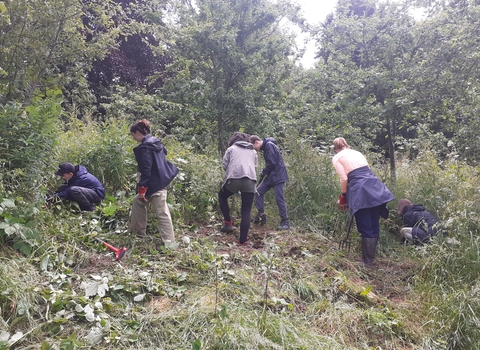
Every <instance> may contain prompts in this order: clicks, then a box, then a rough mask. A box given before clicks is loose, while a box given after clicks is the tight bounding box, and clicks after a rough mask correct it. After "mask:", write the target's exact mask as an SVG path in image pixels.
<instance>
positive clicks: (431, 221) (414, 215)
mask: <svg viewBox="0 0 480 350" xmlns="http://www.w3.org/2000/svg"><path fill="white" fill-rule="evenodd" d="M398 215H400V216H401V217H402V219H403V223H404V227H403V228H402V229H401V230H400V236H402V237H403V238H405V239H406V240H407V241H409V242H413V243H414V244H422V243H427V242H428V241H430V238H432V237H433V236H436V235H437V233H438V232H439V231H440V230H441V228H442V227H441V224H440V223H439V220H438V218H437V217H436V216H435V215H433V214H431V213H429V212H428V211H426V210H425V207H424V206H423V205H422V204H413V203H412V202H411V201H409V200H408V199H401V200H400V201H399V202H398Z"/></svg>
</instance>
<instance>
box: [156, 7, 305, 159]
mask: <svg viewBox="0 0 480 350" xmlns="http://www.w3.org/2000/svg"><path fill="white" fill-rule="evenodd" d="M183 5H184V6H182V7H179V8H178V19H177V20H176V21H175V29H176V30H177V33H176V38H177V40H176V42H175V45H174V46H173V47H172V51H171V52H173V53H174V56H175V61H174V63H173V64H172V65H171V66H170V68H169V74H170V76H171V79H170V80H168V81H167V84H166V85H165V87H164V89H163V90H162V92H163V94H164V96H165V97H166V98H167V99H168V100H169V101H171V102H174V103H176V104H178V105H180V106H182V109H181V113H176V112H175V111H171V112H170V113H171V115H172V118H174V119H175V120H176V121H177V125H182V126H183V127H185V128H187V129H189V133H190V134H192V135H206V136H207V137H208V136H210V137H212V136H214V137H216V138H217V140H218V149H219V151H221V152H223V150H224V147H225V145H224V141H225V140H226V138H227V136H228V135H229V134H230V133H231V132H232V131H235V130H242V129H244V130H253V131H258V130H262V129H264V126H265V124H267V123H272V121H273V122H274V120H275V118H274V117H272V114H273V111H274V110H275V108H277V107H278V104H279V101H281V99H282V98H283V92H282V89H281V84H282V82H283V81H285V79H286V78H287V77H288V76H289V74H290V72H291V69H292V66H293V61H292V60H290V59H289V56H290V55H293V54H294V52H293V51H292V50H293V49H292V48H293V44H294V36H293V33H292V32H291V30H290V29H289V28H291V27H289V26H288V25H287V24H288V21H296V20H297V19H296V16H297V15H298V11H299V8H298V7H297V6H293V5H291V4H290V3H289V2H288V1H281V2H278V3H277V4H274V3H272V2H270V1H268V0H199V1H196V2H195V4H193V3H189V2H185V3H184V4H183ZM212 131H213V133H212Z"/></svg>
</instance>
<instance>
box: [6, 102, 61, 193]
mask: <svg viewBox="0 0 480 350" xmlns="http://www.w3.org/2000/svg"><path fill="white" fill-rule="evenodd" d="M60 113H61V107H60V103H59V102H58V101H56V100H55V99H49V100H40V101H38V102H37V103H36V104H35V105H31V106H27V107H24V106H22V105H20V104H17V103H9V104H6V105H4V106H0V175H1V178H0V179H1V181H2V183H3V185H4V187H5V189H6V190H8V191H20V190H21V191H22V192H23V194H24V195H29V194H31V193H32V191H31V188H32V187H35V186H37V185H38V184H39V183H40V182H41V181H37V180H38V179H39V178H40V177H41V176H42V173H43V172H44V170H45V168H46V167H47V166H48V164H49V162H50V161H51V150H52V148H53V147H55V145H56V143H57V133H58V124H57V120H58V119H57V118H58V116H59V114H60Z"/></svg>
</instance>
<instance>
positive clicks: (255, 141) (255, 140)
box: [248, 135, 263, 151]
mask: <svg viewBox="0 0 480 350" xmlns="http://www.w3.org/2000/svg"><path fill="white" fill-rule="evenodd" d="M248 141H249V142H250V143H251V144H252V145H253V148H255V149H256V150H257V151H259V150H260V148H261V147H262V145H263V140H262V139H261V138H260V137H258V136H257V135H252V136H250V138H249V139H248Z"/></svg>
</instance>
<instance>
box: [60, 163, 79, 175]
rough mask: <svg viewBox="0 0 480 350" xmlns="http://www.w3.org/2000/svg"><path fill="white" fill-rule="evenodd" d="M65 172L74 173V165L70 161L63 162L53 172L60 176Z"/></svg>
mask: <svg viewBox="0 0 480 350" xmlns="http://www.w3.org/2000/svg"><path fill="white" fill-rule="evenodd" d="M66 173H74V174H75V166H74V165H73V164H71V163H63V164H60V165H59V166H58V170H57V171H56V172H55V175H58V176H62V175H63V174H66Z"/></svg>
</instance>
